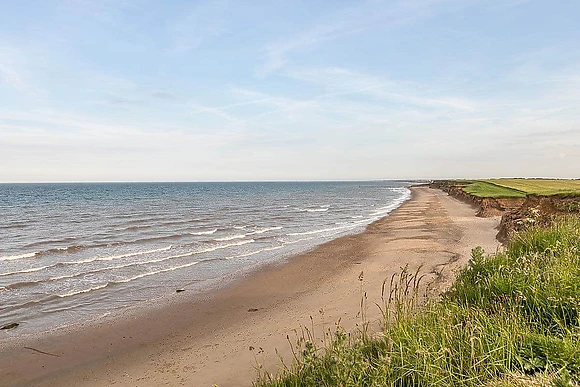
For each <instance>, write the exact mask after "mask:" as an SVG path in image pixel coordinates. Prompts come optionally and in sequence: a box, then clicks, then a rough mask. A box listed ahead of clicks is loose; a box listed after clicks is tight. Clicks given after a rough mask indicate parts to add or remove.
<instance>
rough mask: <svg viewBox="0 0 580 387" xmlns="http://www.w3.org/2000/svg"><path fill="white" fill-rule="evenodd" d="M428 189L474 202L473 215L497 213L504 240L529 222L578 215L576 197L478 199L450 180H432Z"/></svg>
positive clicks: (579, 205)
mask: <svg viewBox="0 0 580 387" xmlns="http://www.w3.org/2000/svg"><path fill="white" fill-rule="evenodd" d="M431 187H432V188H438V189H441V190H443V191H444V192H447V193H448V194H449V195H450V196H453V197H455V198H457V199H459V200H462V201H464V202H467V203H470V204H474V205H476V206H477V207H478V208H479V209H478V211H477V216H480V217H484V218H486V217H492V216H498V215H499V216H501V222H500V224H499V226H498V233H497V239H498V240H499V241H501V242H506V241H507V240H508V239H509V238H510V236H511V235H513V234H514V233H515V232H517V231H520V230H523V229H525V228H527V227H529V226H530V225H536V224H540V225H547V224H549V223H550V222H551V221H552V219H554V217H557V216H561V215H568V214H580V196H578V195H553V196H537V195H528V196H527V197H525V198H482V197H477V196H473V195H471V194H468V193H467V192H465V191H464V190H463V185H462V184H460V183H454V182H453V181H435V182H433V183H431Z"/></svg>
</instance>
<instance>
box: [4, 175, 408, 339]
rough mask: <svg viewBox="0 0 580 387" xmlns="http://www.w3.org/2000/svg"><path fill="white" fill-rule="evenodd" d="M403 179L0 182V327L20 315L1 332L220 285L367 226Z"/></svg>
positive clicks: (403, 193) (398, 197) (35, 328)
mask: <svg viewBox="0 0 580 387" xmlns="http://www.w3.org/2000/svg"><path fill="white" fill-rule="evenodd" d="M409 184H410V182H403V181H373V182H308V183H307V182H304V183H106V184H104V183H103V184H101V183H91V184H0V326H3V325H5V324H8V323H12V322H17V323H19V324H20V326H18V328H16V329H12V330H10V331H2V332H3V334H2V335H3V336H6V335H10V336H14V335H21V334H28V333H38V332H43V331H46V330H50V329H55V328H59V327H63V326H69V325H71V324H75V323H79V322H83V321H87V320H89V319H90V320H94V319H97V318H103V317H105V316H108V315H111V314H114V313H115V312H118V311H123V310H127V309H128V308H132V307H140V306H143V305H146V304H148V302H150V301H152V300H156V301H159V299H160V298H164V297H176V290H177V289H186V290H187V291H188V292H203V291H209V290H211V289H215V287H216V286H222V285H223V284H225V283H227V282H228V281H229V280H231V279H232V278H235V277H236V276H239V275H240V274H243V273H247V272H248V271H251V270H255V269H256V268H257V267H259V266H260V265H264V264H266V263H271V262H275V261H280V260H284V259H286V258H287V257H289V256H291V255H294V254H297V253H300V252H304V251H306V250H308V249H311V248H312V247H314V246H316V245H320V244H322V243H324V242H326V241H329V240H331V239H334V238H337V237H339V236H341V235H345V234H350V233H355V232H359V231H362V230H363V229H364V228H365V226H366V225H367V224H369V223H371V222H373V221H375V220H377V219H379V218H380V217H383V216H385V215H387V214H388V213H389V212H391V211H392V210H393V209H395V208H396V207H398V206H399V205H400V204H401V203H402V202H404V201H405V200H407V199H408V198H409V197H410V191H409V190H408V189H407V187H408V186H409ZM156 303H157V302H156ZM0 339H1V337H0Z"/></svg>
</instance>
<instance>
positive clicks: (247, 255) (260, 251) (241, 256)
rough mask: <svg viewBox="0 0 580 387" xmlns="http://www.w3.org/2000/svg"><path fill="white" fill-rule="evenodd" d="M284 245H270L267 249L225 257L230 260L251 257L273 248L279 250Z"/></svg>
mask: <svg viewBox="0 0 580 387" xmlns="http://www.w3.org/2000/svg"><path fill="white" fill-rule="evenodd" d="M282 247H284V246H275V247H268V248H265V249H261V250H256V251H252V252H250V253H247V254H242V255H235V256H233V257H227V258H225V259H226V260H229V259H234V258H243V257H249V256H250V255H254V254H258V253H263V252H264V251H272V250H278V249H281V248H282Z"/></svg>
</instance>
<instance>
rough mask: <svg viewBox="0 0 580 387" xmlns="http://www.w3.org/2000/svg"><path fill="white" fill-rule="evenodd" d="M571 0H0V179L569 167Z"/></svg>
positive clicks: (579, 79)
mask: <svg viewBox="0 0 580 387" xmlns="http://www.w3.org/2000/svg"><path fill="white" fill-rule="evenodd" d="M578 15H580V2H578V1H576V0H569V1H539V0H501V1H500V0H486V1H473V0H405V1H381V0H369V1H312V0H309V1H259V0H256V1H163V2H161V1H147V0H114V1H109V0H103V1H97V0H62V1H11V2H10V1H6V2H4V3H3V4H2V15H1V20H2V22H1V23H0V181H3V182H16V181H211V180H318V179H323V180H333V179H383V178H384V179H387V178H442V177H501V176H505V177H508V176H525V177H533V176H545V177H580V176H579V171H580V169H579V167H578V166H579V165H580V28H578Z"/></svg>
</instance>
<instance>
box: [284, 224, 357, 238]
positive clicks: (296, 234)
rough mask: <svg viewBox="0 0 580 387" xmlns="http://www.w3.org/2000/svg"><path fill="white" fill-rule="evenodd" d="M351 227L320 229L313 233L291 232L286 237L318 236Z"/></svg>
mask: <svg viewBox="0 0 580 387" xmlns="http://www.w3.org/2000/svg"><path fill="white" fill-rule="evenodd" d="M351 227H352V226H351V225H348V226H340V227H333V228H323V229H320V230H313V231H305V232H292V233H289V234H286V235H289V236H300V235H312V234H320V233H323V232H328V231H338V230H343V229H346V228H351Z"/></svg>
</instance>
